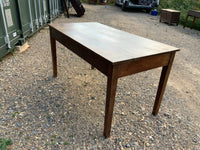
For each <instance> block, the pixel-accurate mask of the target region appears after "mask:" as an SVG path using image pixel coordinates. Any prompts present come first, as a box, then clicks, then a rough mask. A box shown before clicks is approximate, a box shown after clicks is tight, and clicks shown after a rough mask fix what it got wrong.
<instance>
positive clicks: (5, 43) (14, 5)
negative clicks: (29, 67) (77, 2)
mask: <svg viewBox="0 0 200 150" xmlns="http://www.w3.org/2000/svg"><path fill="white" fill-rule="evenodd" d="M63 10H64V7H63V1H62V0H0V58H2V57H3V56H5V55H6V54H7V53H9V52H10V51H12V50H13V48H14V46H15V45H16V44H17V43H18V44H23V43H24V42H26V40H27V39H28V38H29V37H30V36H31V35H32V34H34V33H35V32H37V31H38V30H39V29H41V28H42V27H43V26H44V25H46V24H47V23H49V22H51V21H52V20H53V19H55V18H57V17H58V16H59V15H60V14H61V13H63V12H64V11H63Z"/></svg>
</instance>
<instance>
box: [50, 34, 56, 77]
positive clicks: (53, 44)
mask: <svg viewBox="0 0 200 150" xmlns="http://www.w3.org/2000/svg"><path fill="white" fill-rule="evenodd" d="M50 35H51V32H50ZM50 42H51V54H52V63H53V76H54V77H57V56H56V40H55V39H54V38H53V37H52V36H50Z"/></svg>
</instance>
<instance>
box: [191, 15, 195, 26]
mask: <svg viewBox="0 0 200 150" xmlns="http://www.w3.org/2000/svg"><path fill="white" fill-rule="evenodd" d="M195 20H196V17H194V18H193V22H192V26H191V29H192V28H193V26H194V22H195Z"/></svg>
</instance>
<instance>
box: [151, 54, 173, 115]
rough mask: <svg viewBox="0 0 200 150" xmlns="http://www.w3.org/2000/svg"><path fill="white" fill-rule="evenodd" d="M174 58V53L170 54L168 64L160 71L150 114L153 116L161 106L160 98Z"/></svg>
mask: <svg viewBox="0 0 200 150" xmlns="http://www.w3.org/2000/svg"><path fill="white" fill-rule="evenodd" d="M174 56H175V53H171V57H170V59H169V64H168V65H167V66H164V67H163V69H162V73H161V77H160V82H159V86H158V90H157V94H156V99H155V103H154V107H153V112H152V114H153V115H157V114H158V112H159V108H160V104H161V101H162V97H163V94H164V91H165V87H166V84H167V80H168V77H169V73H170V70H171V67H172V64H173V60H174Z"/></svg>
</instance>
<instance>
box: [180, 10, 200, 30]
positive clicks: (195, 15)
mask: <svg viewBox="0 0 200 150" xmlns="http://www.w3.org/2000/svg"><path fill="white" fill-rule="evenodd" d="M189 16H191V17H193V22H192V25H191V27H190V28H191V29H192V28H193V26H194V22H195V20H196V18H200V11H197V10H189V11H188V14H187V17H186V19H185V23H184V26H183V28H185V25H186V23H187V20H188V17H189Z"/></svg>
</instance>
